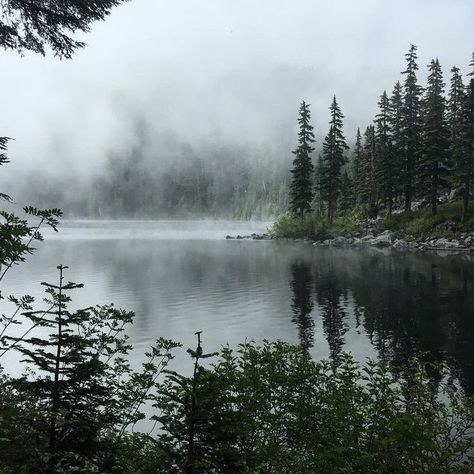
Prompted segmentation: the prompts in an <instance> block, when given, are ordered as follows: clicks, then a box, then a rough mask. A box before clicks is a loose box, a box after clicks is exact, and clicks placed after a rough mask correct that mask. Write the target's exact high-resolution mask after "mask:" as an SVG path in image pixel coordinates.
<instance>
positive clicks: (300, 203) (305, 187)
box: [290, 101, 314, 217]
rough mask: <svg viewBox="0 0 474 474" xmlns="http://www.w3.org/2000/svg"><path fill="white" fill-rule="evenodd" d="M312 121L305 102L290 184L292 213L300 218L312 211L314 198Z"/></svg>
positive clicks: (299, 122) (300, 117) (301, 109)
mask: <svg viewBox="0 0 474 474" xmlns="http://www.w3.org/2000/svg"><path fill="white" fill-rule="evenodd" d="M310 120H311V112H310V110H309V104H307V103H306V102H305V101H303V102H302V103H301V106H300V109H299V118H298V124H299V126H300V131H299V133H298V147H297V148H296V150H294V151H293V154H294V155H296V158H295V159H294V160H293V169H292V170H291V173H292V175H293V176H292V181H291V184H290V211H291V212H292V213H293V214H294V215H298V216H300V217H302V216H303V215H304V214H305V213H306V212H310V211H311V203H312V201H313V197H314V190H313V173H314V166H313V163H312V161H311V153H312V152H313V151H314V148H313V147H312V146H311V145H312V143H314V133H313V127H312V126H311V125H310Z"/></svg>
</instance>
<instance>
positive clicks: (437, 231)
mask: <svg viewBox="0 0 474 474" xmlns="http://www.w3.org/2000/svg"><path fill="white" fill-rule="evenodd" d="M473 207H474V200H472V201H471V203H470V208H471V210H470V214H469V218H468V220H467V222H465V223H464V224H462V223H461V212H462V202H461V201H453V202H449V203H446V204H441V205H440V206H439V207H438V212H437V214H436V215H433V214H432V213H431V209H421V210H419V211H416V212H409V213H402V214H397V215H393V216H392V217H391V218H386V219H384V220H383V221H382V222H380V223H379V224H378V226H377V228H378V229H377V230H380V231H382V230H385V229H389V230H393V231H399V232H402V233H404V234H406V235H410V236H413V237H426V236H433V237H454V236H455V235H456V234H459V233H460V232H468V231H473V230H474V210H473ZM443 224H445V226H443Z"/></svg>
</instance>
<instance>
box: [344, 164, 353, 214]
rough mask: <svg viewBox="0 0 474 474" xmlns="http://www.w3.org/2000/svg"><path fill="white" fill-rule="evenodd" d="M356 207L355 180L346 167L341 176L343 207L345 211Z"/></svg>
mask: <svg viewBox="0 0 474 474" xmlns="http://www.w3.org/2000/svg"><path fill="white" fill-rule="evenodd" d="M353 207H354V181H353V179H352V178H351V176H350V174H349V171H348V170H347V169H345V170H344V171H343V172H342V178H341V209H342V211H343V212H344V213H346V212H347V211H349V210H350V209H352V208H353Z"/></svg>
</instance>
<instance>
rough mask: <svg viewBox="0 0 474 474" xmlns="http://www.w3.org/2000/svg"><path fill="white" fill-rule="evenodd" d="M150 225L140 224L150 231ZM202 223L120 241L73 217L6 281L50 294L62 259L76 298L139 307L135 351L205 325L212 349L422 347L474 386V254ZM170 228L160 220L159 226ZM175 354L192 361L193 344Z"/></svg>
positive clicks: (406, 353)
mask: <svg viewBox="0 0 474 474" xmlns="http://www.w3.org/2000/svg"><path fill="white" fill-rule="evenodd" d="M148 225H149V224H147V223H141V224H140V226H141V227H140V229H138V230H139V231H140V235H141V234H146V231H147V226H148ZM150 225H151V224H150ZM199 225H200V224H194V227H192V226H191V224H189V223H188V224H187V226H188V228H189V229H191V228H193V229H194V228H195V231H193V232H194V233H193V235H194V237H195V238H194V239H193V240H186V239H185V238H183V234H182V232H181V231H179V232H177V238H176V239H173V238H172V236H173V232H172V230H173V229H172V226H171V224H170V223H167V224H166V226H165V229H164V231H163V232H164V233H163V234H160V236H161V237H160V238H159V239H153V238H147V239H130V235H131V229H132V227H131V224H130V225H129V226H128V227H127V226H126V228H125V231H124V235H122V234H121V227H120V226H119V225H117V226H116V227H114V238H113V239H110V240H108V239H107V238H106V237H107V235H106V233H104V232H103V231H102V230H100V229H99V230H97V231H96V229H95V227H94V228H93V229H92V227H91V226H92V224H90V227H91V229H89V233H93V234H94V235H96V234H97V235H102V238H100V239H98V238H93V239H92V238H91V239H88V238H87V233H85V232H84V231H83V230H82V228H81V227H80V226H79V227H77V228H74V227H72V228H69V229H68V230H67V232H65V234H66V235H67V238H65V239H63V240H61V239H58V240H51V241H49V242H48V241H46V243H45V244H44V245H42V246H41V247H40V250H39V251H38V253H37V254H35V255H34V256H33V257H32V258H31V259H30V260H29V261H28V263H27V264H25V265H21V266H19V267H16V268H15V269H13V270H12V271H11V273H10V274H9V277H8V281H7V282H6V283H5V285H4V286H3V288H2V290H3V291H4V293H5V294H15V295H17V296H19V295H22V294H27V293H30V294H33V295H34V296H36V297H37V298H38V300H40V299H41V298H42V293H41V292H42V289H41V287H40V285H39V282H40V281H49V280H52V279H54V278H55V277H56V274H55V272H56V270H55V268H56V265H57V264H59V263H63V264H65V265H66V264H67V265H68V266H69V267H70V275H68V278H70V279H71V280H74V281H78V282H84V283H85V285H86V286H85V289H84V290H83V291H80V292H77V295H75V300H74V303H75V305H77V307H86V306H89V305H91V304H105V303H109V302H114V303H115V304H116V305H117V306H120V307H124V308H126V309H131V310H134V311H135V312H136V314H137V316H136V324H135V325H134V327H133V328H132V330H131V333H130V337H131V340H132V342H134V343H135V344H136V345H137V347H138V351H137V354H141V353H142V352H143V350H145V349H146V347H147V346H148V345H149V344H150V343H151V342H152V341H154V340H155V339H156V338H158V337H160V336H162V337H166V338H171V339H175V340H179V341H181V342H182V343H183V345H184V346H185V347H192V346H193V344H194V342H195V341H194V332H196V331H198V330H202V331H204V333H203V337H204V339H205V344H206V349H207V350H209V351H210V352H212V351H215V350H218V349H219V348H220V347H221V345H225V344H227V343H228V344H230V345H231V346H235V345H237V344H238V343H240V342H242V341H243V340H245V339H255V340H257V341H259V340H262V339H264V338H266V339H270V340H273V339H283V340H287V341H291V342H299V344H301V346H302V347H303V349H304V350H305V351H306V352H307V353H309V354H310V355H311V356H312V357H314V358H329V359H330V360H331V363H332V364H333V366H334V367H335V366H337V364H338V361H339V358H340V354H341V352H342V351H348V352H351V353H352V354H353V355H354V356H355V357H356V358H357V359H359V360H364V359H365V358H366V357H379V358H381V359H383V360H386V361H387V362H389V363H391V364H392V365H393V366H394V367H397V366H399V365H400V364H402V363H404V362H405V361H407V360H408V359H409V358H411V357H413V356H415V355H419V354H423V357H424V358H425V359H426V360H431V361H445V362H446V363H447V364H448V365H449V367H450V369H451V371H452V374H453V377H455V378H456V379H457V380H459V381H460V383H461V384H462V386H463V387H464V388H465V389H466V390H467V391H468V392H469V393H474V288H473V285H474V261H473V258H474V256H472V255H467V254H466V255H458V256H452V255H428V254H426V255H418V254H413V253H397V252H390V251H377V250H374V249H372V250H371V249H367V250H351V249H322V248H315V247H312V246H311V245H305V244H301V243H291V242H268V241H262V242H254V241H226V240H225V239H224V238H221V240H216V239H214V240H209V239H206V238H205V236H206V235H207V234H206V232H207V230H206V229H207V227H205V229H204V231H205V232H204V234H203V236H202V237H203V238H202V239H201V240H199V239H198V237H199V236H200V235H201V234H199V228H198V226H199ZM229 225H230V226H231V225H235V224H232V223H231V224H229ZM96 226H98V227H100V223H98V224H96ZM160 229H161V228H160V224H159V223H154V224H153V226H152V230H153V232H152V235H155V234H157V233H160V232H162V231H161V230H160ZM138 230H137V232H138ZM239 232H240V231H239ZM76 233H77V239H76V238H75V235H76ZM226 233H229V234H231V233H233V232H232V229H231V228H223V229H222V234H223V236H225V234H226ZM234 233H235V229H234ZM241 233H242V232H241ZM58 235H60V234H58ZM0 304H5V301H3V302H2V303H0ZM290 315H291V316H290ZM140 360H141V359H139V356H138V355H137V360H136V361H132V362H134V363H137V364H138V363H139V361H140ZM13 363H14V361H13ZM175 363H176V364H177V365H176V367H175V368H176V369H177V370H186V369H187V368H188V367H189V360H188V357H187V356H186V354H185V353H184V351H183V355H182V357H181V359H180V357H178V358H177V359H176V360H175Z"/></svg>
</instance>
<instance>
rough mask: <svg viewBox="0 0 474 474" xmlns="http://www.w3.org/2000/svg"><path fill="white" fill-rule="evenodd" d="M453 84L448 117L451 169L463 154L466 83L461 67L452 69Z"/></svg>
mask: <svg viewBox="0 0 474 474" xmlns="http://www.w3.org/2000/svg"><path fill="white" fill-rule="evenodd" d="M451 72H452V76H451V86H450V89H449V100H448V108H447V118H448V127H449V142H450V147H449V150H450V163H449V165H450V169H451V170H453V169H455V168H456V167H457V166H458V165H459V163H460V161H461V155H462V110H463V99H464V84H463V82H462V76H461V74H460V73H459V68H457V67H456V66H454V67H453V68H452V69H451Z"/></svg>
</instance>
